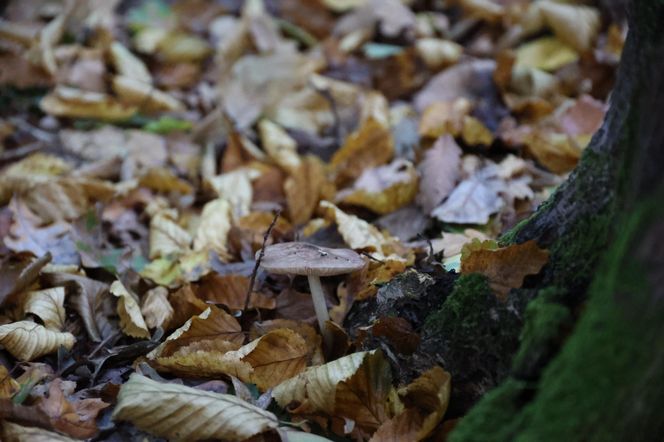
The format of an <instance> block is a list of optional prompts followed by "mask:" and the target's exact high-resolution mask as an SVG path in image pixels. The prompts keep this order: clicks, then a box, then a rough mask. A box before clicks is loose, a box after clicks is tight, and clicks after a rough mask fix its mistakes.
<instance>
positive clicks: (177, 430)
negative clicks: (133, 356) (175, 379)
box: [113, 374, 279, 441]
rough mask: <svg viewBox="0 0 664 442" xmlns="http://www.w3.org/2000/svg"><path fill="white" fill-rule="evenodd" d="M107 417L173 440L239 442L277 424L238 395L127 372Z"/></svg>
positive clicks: (268, 415)
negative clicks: (170, 382)
mask: <svg viewBox="0 0 664 442" xmlns="http://www.w3.org/2000/svg"><path fill="white" fill-rule="evenodd" d="M113 419H115V420H127V421H130V422H132V423H133V424H134V425H136V426H137V427H138V428H140V429H142V430H144V431H147V432H149V433H152V434H155V435H157V436H161V437H165V438H168V439H174V440H201V439H225V440H230V441H242V440H245V439H248V438H250V437H252V436H254V435H256V434H259V433H262V432H265V431H268V430H272V429H275V428H277V427H278V425H279V422H278V420H277V417H276V416H275V415H274V414H272V413H270V412H269V411H265V410H262V409H260V408H258V407H256V406H254V405H251V404H249V403H247V402H245V401H243V400H242V399H239V398H236V397H235V396H230V395H226V394H218V393H212V392H208V391H203V390H198V389H195V388H191V387H185V386H183V385H177V384H162V383H159V382H155V381H153V380H150V379H148V378H146V377H144V376H141V375H138V374H133V375H132V376H131V377H130V378H129V381H127V383H125V384H124V385H123V386H122V387H121V388H120V393H119V394H118V403H117V405H116V408H115V411H114V412H113Z"/></svg>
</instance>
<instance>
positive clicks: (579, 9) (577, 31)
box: [536, 1, 601, 52]
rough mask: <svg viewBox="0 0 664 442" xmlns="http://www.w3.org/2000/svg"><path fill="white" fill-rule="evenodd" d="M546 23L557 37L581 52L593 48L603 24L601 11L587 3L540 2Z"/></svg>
mask: <svg viewBox="0 0 664 442" xmlns="http://www.w3.org/2000/svg"><path fill="white" fill-rule="evenodd" d="M536 5H537V7H539V10H540V11H541V14H542V19H543V21H544V23H545V24H546V25H547V26H548V27H549V28H551V29H552V30H553V32H554V34H556V37H558V38H559V39H560V40H562V41H564V42H565V43H567V44H569V45H570V46H572V47H573V48H574V49H575V50H577V51H579V52H585V51H588V50H589V49H591V47H592V44H593V42H594V40H595V38H596V37H597V34H598V32H599V29H600V26H601V19H600V13H599V11H598V10H597V9H596V8H593V7H590V6H585V5H574V4H564V3H558V2H554V1H543V2H538V3H537V4H536Z"/></svg>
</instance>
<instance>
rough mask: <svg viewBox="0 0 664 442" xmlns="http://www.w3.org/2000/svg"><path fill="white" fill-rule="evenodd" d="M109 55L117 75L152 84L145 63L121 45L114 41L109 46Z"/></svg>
mask: <svg viewBox="0 0 664 442" xmlns="http://www.w3.org/2000/svg"><path fill="white" fill-rule="evenodd" d="M109 55H110V57H111V62H112V63H113V65H114V66H115V70H116V72H117V73H118V74H120V75H123V76H125V77H128V78H133V79H134V80H138V81H142V82H144V83H148V84H150V83H152V76H151V75H150V71H148V68H147V67H146V66H145V63H143V61H141V59H140V58H138V57H137V56H135V55H134V54H132V53H131V51H129V49H127V48H126V47H125V46H124V45H122V44H121V43H118V42H117V41H114V42H113V43H112V44H111V46H110V50H109Z"/></svg>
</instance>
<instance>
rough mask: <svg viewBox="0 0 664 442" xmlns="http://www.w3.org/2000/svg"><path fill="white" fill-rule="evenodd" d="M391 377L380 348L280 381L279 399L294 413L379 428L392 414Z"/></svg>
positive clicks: (277, 399) (275, 389)
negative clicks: (343, 419)
mask: <svg viewBox="0 0 664 442" xmlns="http://www.w3.org/2000/svg"><path fill="white" fill-rule="evenodd" d="M392 390H393V387H392V377H391V374H390V368H389V364H388V363H387V361H386V360H385V359H384V357H383V356H382V353H381V352H380V351H379V350H373V351H371V352H360V353H353V354H351V355H348V356H344V357H342V358H339V359H337V360H335V361H332V362H329V363H327V364H325V365H321V366H319V367H311V368H308V369H307V370H306V371H304V372H303V373H301V374H300V375H298V376H297V377H294V378H293V379H289V380H287V381H286V382H283V383H282V384H280V385H277V386H276V387H275V388H274V390H273V391H272V395H273V397H274V398H275V399H276V401H277V403H278V404H279V405H280V406H282V407H284V408H286V407H289V411H290V412H291V413H294V414H305V415H307V414H316V413H325V414H327V415H328V416H337V417H342V418H346V419H351V420H353V421H355V422H356V423H357V424H358V425H360V426H362V427H365V428H368V429H374V430H375V429H376V428H378V426H379V425H380V424H381V423H382V422H385V421H386V420H387V419H388V418H389V414H390V413H391V410H390V408H389V404H388V397H389V396H390V395H392Z"/></svg>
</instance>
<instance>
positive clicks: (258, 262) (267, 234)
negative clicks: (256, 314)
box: [242, 210, 281, 312]
mask: <svg viewBox="0 0 664 442" xmlns="http://www.w3.org/2000/svg"><path fill="white" fill-rule="evenodd" d="M279 215H281V210H277V211H276V212H275V214H274V219H273V220H272V222H271V223H270V227H268V228H267V231H266V232H265V236H263V244H262V245H261V251H260V253H259V254H258V258H256V263H255V264H254V269H253V270H252V271H251V279H249V288H248V290H247V295H246V296H245V298H244V309H242V311H243V312H244V311H246V310H247V309H248V308H249V301H250V300H251V292H253V291H254V283H255V282H256V274H257V273H258V267H259V266H260V265H261V260H262V259H263V255H265V243H267V240H268V239H269V238H270V233H272V229H273V228H274V226H275V224H277V220H278V219H279Z"/></svg>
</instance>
